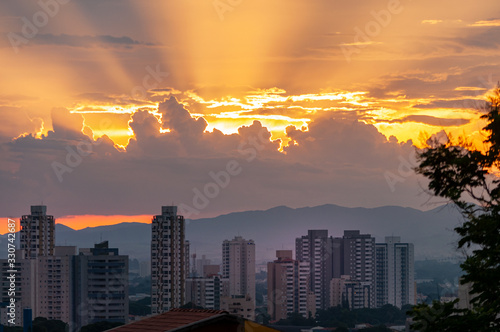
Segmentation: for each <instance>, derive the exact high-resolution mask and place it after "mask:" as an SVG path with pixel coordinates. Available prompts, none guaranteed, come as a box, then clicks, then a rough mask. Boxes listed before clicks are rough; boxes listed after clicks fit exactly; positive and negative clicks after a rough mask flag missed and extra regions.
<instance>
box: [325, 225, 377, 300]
mask: <svg viewBox="0 0 500 332" xmlns="http://www.w3.org/2000/svg"><path fill="white" fill-rule="evenodd" d="M332 241H333V249H332V251H333V276H334V277H335V278H336V279H339V278H341V277H342V276H349V278H350V279H349V280H350V282H349V285H350V286H349V287H351V286H352V288H353V289H355V288H356V287H358V289H362V292H361V291H353V293H352V294H353V296H354V297H355V298H353V299H352V301H351V302H352V305H353V309H359V308H366V307H368V308H374V307H375V238H374V237H372V236H371V235H370V234H360V231H358V230H348V231H344V236H343V237H342V238H334V239H333V240H332ZM359 287H361V288H359Z"/></svg>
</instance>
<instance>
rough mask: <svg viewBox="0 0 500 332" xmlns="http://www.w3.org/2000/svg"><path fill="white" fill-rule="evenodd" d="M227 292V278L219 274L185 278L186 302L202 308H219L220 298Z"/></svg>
mask: <svg viewBox="0 0 500 332" xmlns="http://www.w3.org/2000/svg"><path fill="white" fill-rule="evenodd" d="M228 293H229V280H228V279H223V278H222V276H221V275H211V276H205V277H193V278H188V279H187V280H186V302H188V303H189V302H192V303H193V304H195V305H197V306H200V307H203V308H204V309H214V310H219V309H220V308H221V299H222V298H223V297H227V296H228Z"/></svg>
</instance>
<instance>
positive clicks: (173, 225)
mask: <svg viewBox="0 0 500 332" xmlns="http://www.w3.org/2000/svg"><path fill="white" fill-rule="evenodd" d="M161 212H162V213H161V215H157V216H154V217H153V221H152V239H151V312H152V313H153V314H159V313H162V312H165V311H168V310H170V309H171V308H175V307H180V306H181V305H183V304H184V296H185V278H186V275H187V273H188V271H187V270H186V264H187V262H189V255H186V252H185V251H186V249H187V246H186V242H185V223H184V217H183V216H179V215H177V207H176V206H162V211H161ZM186 256H187V257H186Z"/></svg>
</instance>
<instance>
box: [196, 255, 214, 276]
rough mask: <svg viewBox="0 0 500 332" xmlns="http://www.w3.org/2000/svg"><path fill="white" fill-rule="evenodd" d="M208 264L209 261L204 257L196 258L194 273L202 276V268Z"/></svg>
mask: <svg viewBox="0 0 500 332" xmlns="http://www.w3.org/2000/svg"><path fill="white" fill-rule="evenodd" d="M210 264H211V260H210V259H207V257H206V255H201V258H198V259H197V260H196V266H194V268H196V270H195V271H194V272H196V273H197V274H198V275H203V267H204V266H205V265H210Z"/></svg>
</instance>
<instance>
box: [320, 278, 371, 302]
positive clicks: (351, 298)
mask: <svg viewBox="0 0 500 332" xmlns="http://www.w3.org/2000/svg"><path fill="white" fill-rule="evenodd" d="M371 290H372V283H371V282H369V281H356V280H351V276H349V275H343V276H341V277H340V278H333V279H332V280H331V281H330V306H331V307H337V306H342V307H344V306H347V307H348V308H349V309H351V310H352V309H360V308H369V307H370V306H371V303H370V301H371V294H370V292H371Z"/></svg>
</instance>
